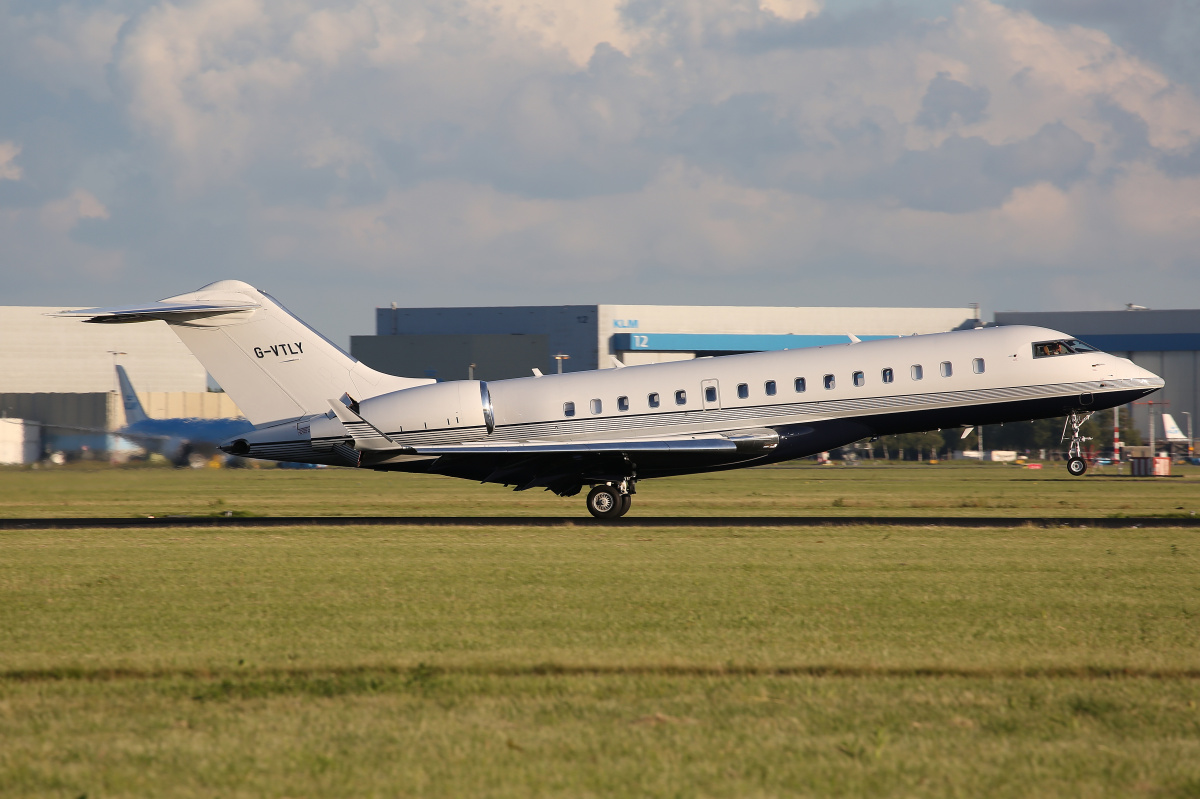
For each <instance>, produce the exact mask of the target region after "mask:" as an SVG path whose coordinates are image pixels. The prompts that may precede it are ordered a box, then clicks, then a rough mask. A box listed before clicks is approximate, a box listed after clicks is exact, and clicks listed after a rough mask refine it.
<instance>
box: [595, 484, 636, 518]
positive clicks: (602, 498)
mask: <svg viewBox="0 0 1200 799" xmlns="http://www.w3.org/2000/svg"><path fill="white" fill-rule="evenodd" d="M587 509H588V513H590V514H592V515H593V516H595V517H596V518H597V519H615V518H617V517H618V516H620V515H621V514H622V513H624V512H625V510H626V509H627V506H625V504H624V503H623V502H622V500H621V494H620V493H619V492H618V491H617V489H615V488H613V487H612V486H608V485H599V486H596V487H595V488H593V489H592V490H591V491H589V492H588V495H587Z"/></svg>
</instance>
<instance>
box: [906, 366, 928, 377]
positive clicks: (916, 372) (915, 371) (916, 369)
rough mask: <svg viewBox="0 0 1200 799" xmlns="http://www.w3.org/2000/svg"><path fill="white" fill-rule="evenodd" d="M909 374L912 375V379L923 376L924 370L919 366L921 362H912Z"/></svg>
mask: <svg viewBox="0 0 1200 799" xmlns="http://www.w3.org/2000/svg"><path fill="white" fill-rule="evenodd" d="M909 374H911V375H912V379H913V380H920V379H921V378H922V377H924V376H925V370H924V369H922V368H921V364H919V363H914V364H913V365H912V368H911V369H910V370H909Z"/></svg>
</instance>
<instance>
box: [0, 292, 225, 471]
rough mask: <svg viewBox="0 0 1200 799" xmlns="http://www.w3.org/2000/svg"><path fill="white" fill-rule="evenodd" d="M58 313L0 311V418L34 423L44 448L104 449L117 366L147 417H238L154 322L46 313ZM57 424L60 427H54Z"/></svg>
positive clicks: (116, 421) (115, 413)
mask: <svg viewBox="0 0 1200 799" xmlns="http://www.w3.org/2000/svg"><path fill="white" fill-rule="evenodd" d="M65 307H82V306H69V305H64V306H55V307H48V308H40V307H28V306H0V417H8V418H10V419H27V420H31V421H34V422H38V423H39V425H38V427H39V428H40V429H41V430H42V431H43V433H44V436H45V437H46V439H48V440H46V441H43V442H42V443H43V444H44V447H45V448H46V449H66V450H70V449H78V448H80V447H81V446H88V447H90V448H94V449H107V448H108V446H109V445H110V444H111V442H109V441H108V440H107V438H106V437H105V436H99V437H97V436H95V435H87V434H86V433H84V432H83V431H82V430H71V429H70V428H87V429H100V430H112V429H115V428H118V427H121V426H123V425H124V423H125V419H124V411H123V409H122V407H121V403H120V402H119V400H118V396H117V393H116V391H117V383H116V370H115V369H114V365H115V364H116V363H120V364H122V365H123V366H124V367H125V369H126V371H127V372H128V373H129V377H130V380H131V381H132V382H133V384H134V387H135V388H136V389H137V391H138V395H139V398H140V399H141V400H142V404H143V406H144V407H145V408H146V412H147V413H149V414H150V415H151V416H158V417H174V416H195V417H200V418H223V417H236V416H240V415H241V414H240V412H239V411H238V409H237V407H236V406H235V405H234V404H233V402H232V401H231V400H230V399H229V398H228V397H226V396H225V395H224V394H220V393H213V392H210V391H208V386H207V375H206V373H205V370H204V367H203V366H201V365H200V362H199V361H198V360H196V358H195V357H194V356H193V355H192V354H191V352H189V351H188V349H187V348H186V347H184V346H183V344H182V343H181V342H180V341H179V339H178V338H177V337H176V336H175V334H174V333H172V332H171V330H170V328H168V327H167V326H166V325H165V324H163V323H161V322H154V323H147V324H137V325H94V324H86V323H84V322H82V321H80V320H77V319H57V318H54V317H50V316H47V315H46V314H49V313H54V312H56V311H59V310H62V308H65ZM55 425H62V427H54V426H55Z"/></svg>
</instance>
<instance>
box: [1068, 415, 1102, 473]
mask: <svg viewBox="0 0 1200 799" xmlns="http://www.w3.org/2000/svg"><path fill="white" fill-rule="evenodd" d="M1092 413H1094V411H1088V412H1087V413H1085V414H1083V415H1080V414H1079V412H1078V411H1071V414H1070V416H1068V417H1067V419H1066V421H1065V422H1063V433H1062V439H1061V440H1062V441H1066V440H1067V432H1068V429H1069V430H1070V435H1071V445H1070V446H1069V447H1068V448H1067V472H1068V473H1069V474H1071V475H1072V476H1074V477H1079V476H1080V475H1081V474H1083V473H1084V472H1086V471H1087V461H1085V460H1084V459H1083V442H1085V441H1091V440H1092V438H1091V436H1085V435H1083V434H1082V433H1080V428H1082V427H1083V425H1084V424H1085V423H1086V422H1087V420H1088V419H1090V418H1092Z"/></svg>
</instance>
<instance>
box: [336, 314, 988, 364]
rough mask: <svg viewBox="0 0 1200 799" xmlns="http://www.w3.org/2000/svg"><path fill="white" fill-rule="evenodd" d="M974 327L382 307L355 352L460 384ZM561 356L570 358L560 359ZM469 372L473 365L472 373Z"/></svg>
mask: <svg viewBox="0 0 1200 799" xmlns="http://www.w3.org/2000/svg"><path fill="white" fill-rule="evenodd" d="M976 324H978V310H977V309H976V308H974V307H962V308H797V307H747V306H723V305H692V306H687V305H557V306H527V307H507V308H506V307H486V308H396V307H394V306H393V307H391V308H379V309H377V310H376V312H375V335H374V336H353V337H351V340H350V342H351V344H350V349H351V354H352V355H354V357H356V358H358V359H359V360H361V361H363V362H364V363H366V364H367V365H369V366H371V367H373V368H375V369H379V370H380V371H384V372H389V373H391V374H399V375H405V376H409V377H433V378H437V379H439V380H461V379H465V378H467V377H468V375H469V374H473V375H474V377H475V378H476V379H480V380H499V379H503V378H510V377H526V376H528V375H529V374H531V372H532V370H533V369H535V368H536V369H539V370H541V371H542V372H544V373H547V374H549V373H553V372H555V371H557V370H558V368H559V365H560V364H561V366H562V371H564V372H577V371H585V370H589V369H605V368H608V367H610V366H612V365H613V363H612V359H614V358H615V359H616V360H619V361H620V362H621V363H622V364H623V365H627V366H634V365H638V364H646V363H662V362H665V361H678V360H686V359H690V358H700V357H704V356H712V355H733V354H736V353H742V352H760V351H764V350H785V349H799V348H801V347H815V346H821V345H824V344H844V343H846V342H847V341H849V340H850V339H849V336H850V335H854V336H857V337H858V338H860V339H862V340H868V339H871V338H882V337H890V336H901V335H905V336H906V335H912V334H914V333H941V332H944V331H947V330H953V329H955V328H960V327H974V326H975V325H976ZM556 356H565V357H563V358H561V359H560V358H559V357H556ZM472 364H473V365H474V366H473V367H472Z"/></svg>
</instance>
